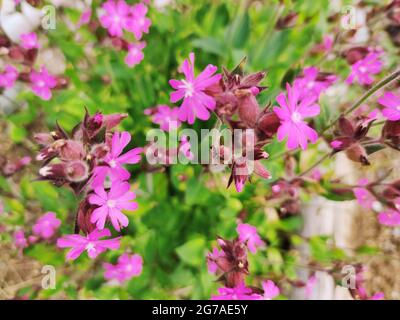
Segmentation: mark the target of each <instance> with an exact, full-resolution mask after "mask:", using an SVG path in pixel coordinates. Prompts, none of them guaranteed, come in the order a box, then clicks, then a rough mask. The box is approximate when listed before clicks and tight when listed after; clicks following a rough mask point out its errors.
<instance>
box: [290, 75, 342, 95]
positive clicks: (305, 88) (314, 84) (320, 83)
mask: <svg viewBox="0 0 400 320" xmlns="http://www.w3.org/2000/svg"><path fill="white" fill-rule="evenodd" d="M336 79H337V77H336V76H335V75H329V76H326V77H324V78H321V77H320V76H319V70H318V68H316V67H309V68H305V69H304V70H303V76H302V77H299V78H297V79H295V80H294V82H293V87H296V88H297V89H298V91H299V93H300V96H299V99H300V100H302V99H304V98H306V97H307V96H315V99H316V100H318V99H319V96H320V95H321V93H322V92H323V91H324V90H326V89H327V88H328V87H330V86H331V85H332V84H333V83H334V82H335V81H336Z"/></svg>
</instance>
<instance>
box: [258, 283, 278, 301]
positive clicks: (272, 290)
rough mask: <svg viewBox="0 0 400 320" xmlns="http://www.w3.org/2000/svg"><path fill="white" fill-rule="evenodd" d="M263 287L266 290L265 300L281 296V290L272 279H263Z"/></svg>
mask: <svg viewBox="0 0 400 320" xmlns="http://www.w3.org/2000/svg"><path fill="white" fill-rule="evenodd" d="M262 287H263V290H264V300H272V299H273V298H275V297H277V296H279V293H280V290H279V288H278V287H277V286H276V285H275V283H274V282H273V281H271V280H267V281H263V282H262Z"/></svg>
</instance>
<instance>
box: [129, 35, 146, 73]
mask: <svg viewBox="0 0 400 320" xmlns="http://www.w3.org/2000/svg"><path fill="white" fill-rule="evenodd" d="M145 47H146V42H145V41H142V42H138V43H131V44H129V47H128V54H127V55H126V57H125V63H126V64H127V65H128V66H129V67H131V68H132V67H134V66H135V65H137V64H139V63H140V62H141V61H142V60H143V59H144V54H143V51H142V50H143V49H144V48H145Z"/></svg>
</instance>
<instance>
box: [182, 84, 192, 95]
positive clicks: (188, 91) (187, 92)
mask: <svg viewBox="0 0 400 320" xmlns="http://www.w3.org/2000/svg"><path fill="white" fill-rule="evenodd" d="M182 83H183V86H182V87H183V88H184V89H185V98H186V97H191V96H192V95H193V92H194V88H193V83H191V82H189V81H186V80H182Z"/></svg>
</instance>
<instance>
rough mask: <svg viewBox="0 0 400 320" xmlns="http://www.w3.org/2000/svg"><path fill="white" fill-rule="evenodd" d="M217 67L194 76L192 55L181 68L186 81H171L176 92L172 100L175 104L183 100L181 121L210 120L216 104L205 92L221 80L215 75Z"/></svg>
mask: <svg viewBox="0 0 400 320" xmlns="http://www.w3.org/2000/svg"><path fill="white" fill-rule="evenodd" d="M216 71H217V67H215V66H213V65H211V64H209V65H208V66H207V67H206V68H205V69H204V71H203V72H201V73H200V74H199V75H198V76H197V77H195V76H194V53H190V55H189V60H185V61H184V62H183V64H182V66H181V72H182V73H183V74H184V75H185V77H186V79H184V80H174V79H172V80H170V81H169V83H170V85H171V86H172V88H174V89H175V90H176V91H174V92H172V93H171V97H170V100H171V102H173V103H175V102H177V101H179V100H181V99H183V103H182V105H181V106H180V109H179V120H181V121H187V122H188V123H189V124H193V123H194V120H195V119H196V118H199V119H201V120H208V119H209V118H210V113H209V111H208V110H214V108H215V105H216V102H215V100H214V98H212V97H211V96H209V95H207V94H206V93H205V92H204V90H205V89H206V88H207V87H209V86H211V85H213V84H215V83H216V82H218V81H219V80H220V79H221V75H220V74H216V75H213V74H214V73H215V72H216Z"/></svg>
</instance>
